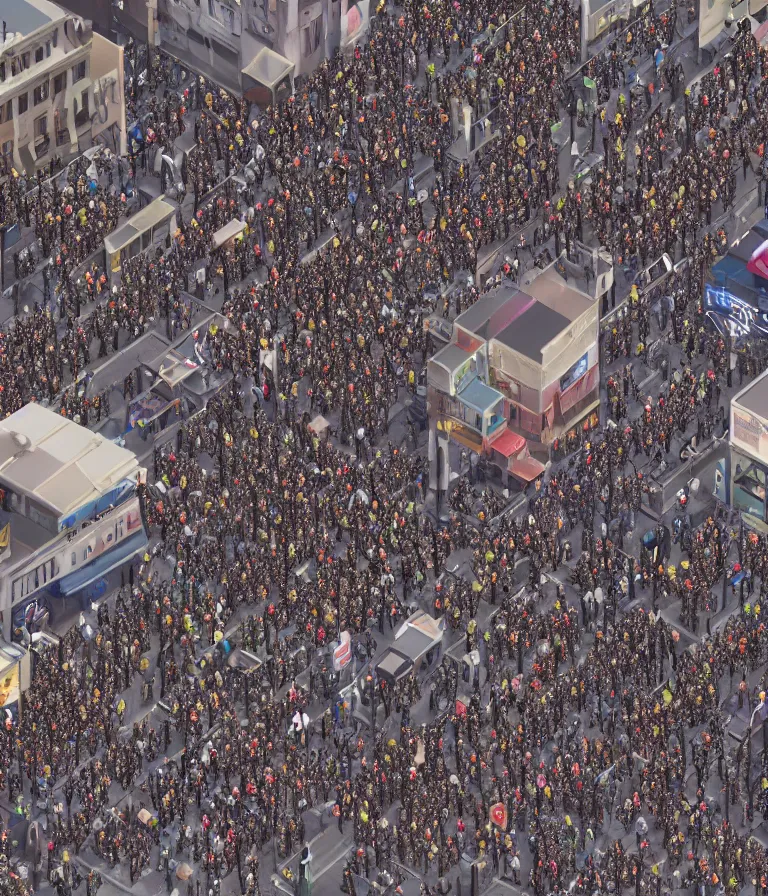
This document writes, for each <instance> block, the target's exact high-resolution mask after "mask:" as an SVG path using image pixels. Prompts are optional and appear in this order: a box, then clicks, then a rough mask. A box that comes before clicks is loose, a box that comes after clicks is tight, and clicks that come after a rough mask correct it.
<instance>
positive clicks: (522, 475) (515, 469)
mask: <svg viewBox="0 0 768 896" xmlns="http://www.w3.org/2000/svg"><path fill="white" fill-rule="evenodd" d="M545 469H546V468H545V467H544V464H542V463H540V462H539V461H537V460H536V459H535V458H533V457H519V458H516V459H515V460H514V461H513V462H512V463H511V464H510V467H509V472H510V473H511V474H512V475H513V476H514V477H515V479H519V480H520V481H521V482H525V483H528V482H533V480H534V479H536V478H537V477H538V476H541V474H542V473H543V472H544V470H545Z"/></svg>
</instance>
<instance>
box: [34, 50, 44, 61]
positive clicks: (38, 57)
mask: <svg viewBox="0 0 768 896" xmlns="http://www.w3.org/2000/svg"><path fill="white" fill-rule="evenodd" d="M44 56H45V48H44V47H38V48H37V49H36V50H35V62H42V61H43V58H44Z"/></svg>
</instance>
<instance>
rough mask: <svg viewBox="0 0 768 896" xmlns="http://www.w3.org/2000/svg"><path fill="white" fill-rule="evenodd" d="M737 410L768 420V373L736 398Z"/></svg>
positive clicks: (734, 402) (734, 399)
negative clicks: (740, 409)
mask: <svg viewBox="0 0 768 896" xmlns="http://www.w3.org/2000/svg"><path fill="white" fill-rule="evenodd" d="M732 403H733V404H734V405H735V406H736V408H740V407H741V408H743V409H744V410H745V411H749V412H750V413H751V414H755V416H757V417H761V418H762V419H763V420H768V371H766V372H765V373H764V374H763V375H762V376H760V377H758V378H757V379H756V380H755V381H754V382H752V383H750V385H749V386H747V388H746V389H744V391H743V392H739V394H738V395H736V396H734V398H733V402H732Z"/></svg>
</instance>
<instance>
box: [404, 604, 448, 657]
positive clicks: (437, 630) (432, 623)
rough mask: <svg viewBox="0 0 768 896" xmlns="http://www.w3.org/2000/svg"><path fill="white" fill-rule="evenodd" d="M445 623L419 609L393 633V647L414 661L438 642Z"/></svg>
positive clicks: (440, 639)
mask: <svg viewBox="0 0 768 896" xmlns="http://www.w3.org/2000/svg"><path fill="white" fill-rule="evenodd" d="M444 631H445V623H444V622H443V621H442V620H441V621H438V620H437V619H434V618H433V617H432V616H430V615H429V613H425V612H424V610H419V611H418V612H416V613H414V614H413V615H412V616H409V617H408V619H406V621H405V622H404V623H403V624H402V625H401V626H400V628H399V629H398V630H397V632H396V633H395V648H396V649H397V650H398V651H399V652H400V653H403V654H405V655H406V656H409V657H410V658H411V659H412V660H413V662H414V663H416V662H418V661H419V660H420V659H421V658H422V657H423V656H424V654H425V653H426V652H427V651H428V650H431V649H432V648H433V647H434V646H435V645H437V644H439V643H440V641H442V639H443V632H444Z"/></svg>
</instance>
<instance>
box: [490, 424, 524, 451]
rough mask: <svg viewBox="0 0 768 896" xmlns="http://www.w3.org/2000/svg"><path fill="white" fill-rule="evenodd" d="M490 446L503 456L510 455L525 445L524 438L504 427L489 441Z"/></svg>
mask: <svg viewBox="0 0 768 896" xmlns="http://www.w3.org/2000/svg"><path fill="white" fill-rule="evenodd" d="M490 447H491V448H493V450H494V451H498V452H499V454H501V455H502V456H503V457H511V456H512V455H513V454H517V452H518V451H521V450H522V449H523V448H524V447H525V438H524V437H523V436H520V435H518V434H517V433H516V432H512V430H511V429H505V430H504V432H503V433H502V434H501V435H500V436H497V437H496V438H495V439H494V440H493V441H492V442H491V443H490Z"/></svg>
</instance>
